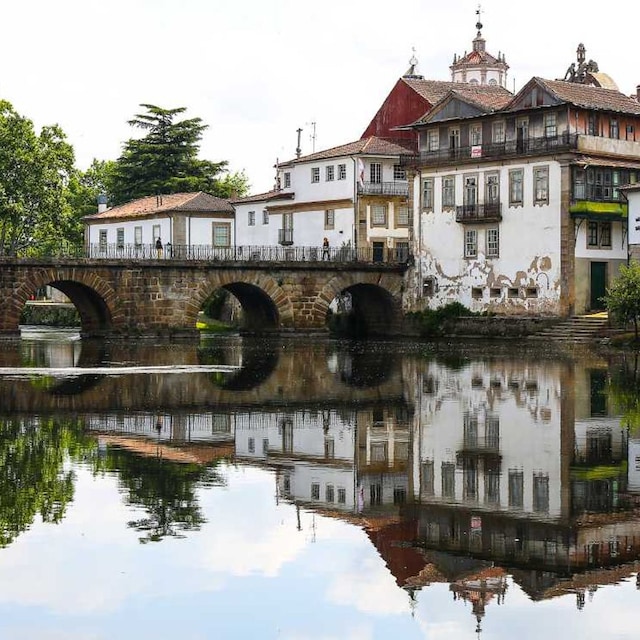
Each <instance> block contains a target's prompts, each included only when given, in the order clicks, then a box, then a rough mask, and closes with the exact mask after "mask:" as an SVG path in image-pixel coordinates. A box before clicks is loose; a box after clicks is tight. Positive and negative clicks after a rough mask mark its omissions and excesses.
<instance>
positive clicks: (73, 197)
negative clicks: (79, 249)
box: [68, 158, 116, 233]
mask: <svg viewBox="0 0 640 640" xmlns="http://www.w3.org/2000/svg"><path fill="white" fill-rule="evenodd" d="M115 167H116V162H115V160H96V159H95V158H94V159H93V162H92V163H91V166H90V167H89V168H88V169H87V170H86V171H84V172H83V171H80V170H77V169H76V170H75V171H74V172H73V174H72V175H71V178H70V180H69V194H68V197H69V202H70V205H71V208H72V210H73V211H74V215H75V217H76V219H77V220H78V221H79V223H80V227H81V229H80V232H81V233H82V231H83V229H82V218H83V217H84V216H88V215H91V214H92V213H96V211H97V206H98V196H105V197H106V198H107V202H113V174H114V172H115Z"/></svg>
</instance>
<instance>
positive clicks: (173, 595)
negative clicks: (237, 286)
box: [0, 329, 640, 640]
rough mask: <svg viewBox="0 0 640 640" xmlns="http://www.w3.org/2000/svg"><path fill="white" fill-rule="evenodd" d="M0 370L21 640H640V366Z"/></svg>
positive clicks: (518, 351)
mask: <svg viewBox="0 0 640 640" xmlns="http://www.w3.org/2000/svg"><path fill="white" fill-rule="evenodd" d="M1 351H2V354H1V355H0V399H1V404H0V458H1V461H2V464H1V466H0V575H1V576H2V579H1V580H0V637H2V638H11V639H13V638H19V639H22V638H25V639H26V638H29V639H33V638H38V639H49V638H52V639H53V638H55V639H56V640H57V639H61V638H64V639H75V638H78V639H83V640H85V639H102V638H105V639H106V638H109V639H112V638H119V639H128V638H137V639H140V638H172V639H174V638H180V639H185V640H186V639H192V638H193V639H196V638H197V639H200V638H283V639H289V640H294V639H295V640H298V639H307V638H308V639H317V640H326V639H330V638H336V639H338V638H339V639H343V638H347V639H353V640H369V639H374V638H376V639H377V638H380V639H387V638H403V639H414V638H416V639H417V638H420V639H429V640H439V639H441V638H442V639H444V638H447V639H449V638H493V639H506V638H514V637H517V638H518V639H519V640H525V639H533V638H536V639H537V638H557V637H561V636H564V637H567V638H569V637H576V638H578V637H579V638H583V639H585V638H594V639H595V638H598V639H600V638H637V637H638V633H637V620H636V615H635V613H636V610H637V607H638V605H639V604H640V593H639V591H638V586H637V580H636V576H637V573H638V569H639V567H640V509H638V506H639V505H640V431H638V430H637V429H636V428H635V426H634V416H635V415H636V413H634V408H635V406H636V404H635V403H636V398H637V395H636V382H635V380H636V378H635V377H634V371H635V370H636V363H635V362H634V361H632V359H630V358H628V357H627V358H623V357H622V356H621V355H608V354H603V353H596V352H589V351H573V350H567V349H565V350H556V351H552V350H550V349H540V348H539V347H538V348H526V347H525V346H522V345H519V344H517V343H509V344H506V345H501V344H484V345H483V344H470V345H460V344H457V345H445V344H440V345H430V344H423V343H409V342H366V343H348V342H337V341H331V340H322V339H315V340H313V341H311V340H303V339H276V340H258V339H248V338H239V337H231V336H228V337H216V338H210V339H203V340H202V341H201V342H200V343H199V344H169V343H155V342H145V341H140V342H137V343H130V344H124V343H106V342H84V341H81V340H80V339H79V338H78V337H77V336H76V335H75V334H73V333H64V332H48V331H36V330H34V329H31V330H30V329H25V331H24V332H23V339H22V340H21V341H16V342H7V343H3V344H2V349H1Z"/></svg>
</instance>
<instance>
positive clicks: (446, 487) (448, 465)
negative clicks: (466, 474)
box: [441, 462, 456, 498]
mask: <svg viewBox="0 0 640 640" xmlns="http://www.w3.org/2000/svg"><path fill="white" fill-rule="evenodd" d="M441 474H442V497H443V498H455V497H456V465H455V464H454V463H453V462H443V463H442V468H441Z"/></svg>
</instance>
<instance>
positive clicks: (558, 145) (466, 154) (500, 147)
mask: <svg viewBox="0 0 640 640" xmlns="http://www.w3.org/2000/svg"><path fill="white" fill-rule="evenodd" d="M577 148H578V135H577V134H574V133H563V134H561V135H558V136H549V137H541V138H524V139H520V140H506V141H505V142H488V143H486V144H481V145H475V146H472V147H455V148H452V149H449V148H447V149H435V150H433V151H421V152H420V153H419V154H416V155H412V156H400V165H401V166H407V167H422V166H442V165H448V164H454V163H455V164H459V163H464V162H479V161H482V160H487V159H489V160H496V159H500V158H513V157H521V156H538V155H545V154H548V153H558V152H564V151H573V150H576V149H577Z"/></svg>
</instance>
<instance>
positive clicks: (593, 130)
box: [587, 113, 598, 136]
mask: <svg viewBox="0 0 640 640" xmlns="http://www.w3.org/2000/svg"><path fill="white" fill-rule="evenodd" d="M587 135H590V136H597V135H598V118H597V116H596V114H595V113H590V114H589V115H588V116H587Z"/></svg>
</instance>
